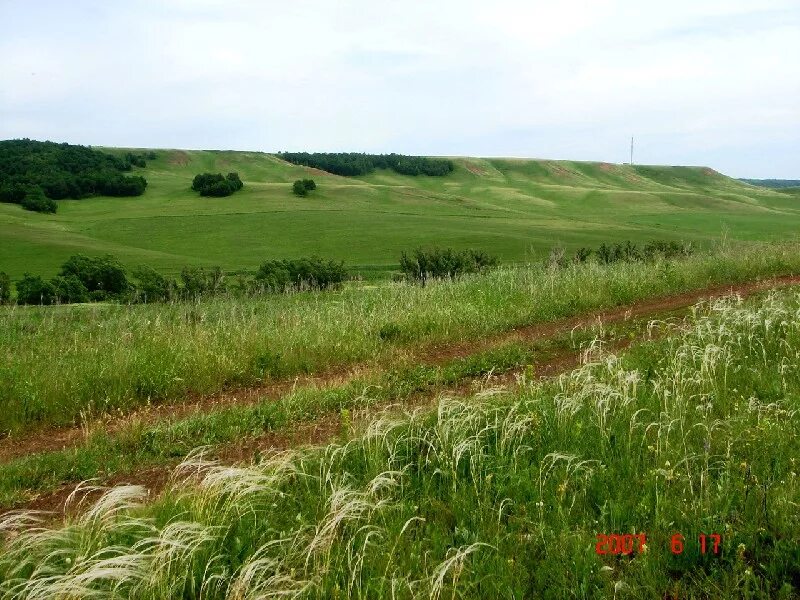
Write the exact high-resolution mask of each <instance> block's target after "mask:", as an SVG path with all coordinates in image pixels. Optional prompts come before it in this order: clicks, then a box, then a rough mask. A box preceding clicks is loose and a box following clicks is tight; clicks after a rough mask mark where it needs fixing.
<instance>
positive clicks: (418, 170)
mask: <svg viewBox="0 0 800 600" xmlns="http://www.w3.org/2000/svg"><path fill="white" fill-rule="evenodd" d="M278 156H279V157H280V158H282V159H283V160H285V161H287V162H290V163H292V164H295V165H303V166H306V167H313V168H315V169H322V170H323V171H327V172H328V173H333V174H334V175H344V176H351V175H366V174H368V173H371V172H372V171H374V170H375V169H391V170H392V171H395V172H397V173H400V174H401V175H434V176H442V175H447V174H448V173H451V172H452V171H453V168H454V166H453V161H452V160H448V159H446V158H428V157H426V156H404V155H402V154H361V153H358V152H279V153H278Z"/></svg>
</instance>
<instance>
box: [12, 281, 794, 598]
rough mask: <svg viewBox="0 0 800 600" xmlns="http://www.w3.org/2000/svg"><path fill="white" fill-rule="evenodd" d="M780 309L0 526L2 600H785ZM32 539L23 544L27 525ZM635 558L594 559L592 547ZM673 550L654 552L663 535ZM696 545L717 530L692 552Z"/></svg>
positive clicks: (787, 536)
mask: <svg viewBox="0 0 800 600" xmlns="http://www.w3.org/2000/svg"><path fill="white" fill-rule="evenodd" d="M799 365H800V295H798V294H797V292H792V291H790V292H782V293H778V294H773V295H771V296H769V297H767V298H766V299H764V298H762V299H760V300H757V301H752V302H749V303H741V302H738V301H736V300H726V301H719V302H716V303H715V304H713V305H712V306H711V307H710V309H709V310H701V311H698V312H697V313H695V315H694V317H693V318H692V319H691V320H690V322H689V323H688V325H687V324H684V325H683V326H681V327H680V328H679V329H676V330H675V331H674V334H673V335H670V336H668V337H667V338H664V339H661V340H657V341H653V342H648V343H646V344H644V345H642V346H639V347H636V348H634V349H632V350H631V351H629V352H628V353H627V354H625V355H621V356H614V355H611V354H608V353H606V352H603V351H600V350H597V351H596V352H594V353H591V354H590V356H589V359H588V360H587V362H586V364H584V365H583V366H582V367H580V368H578V369H576V370H575V371H572V372H570V373H568V374H566V375H564V376H562V377H560V378H559V379H557V380H555V381H549V382H536V381H529V382H526V383H525V382H524V383H523V384H522V385H521V387H520V388H519V389H517V390H516V391H514V392H511V393H509V392H506V393H502V392H498V393H483V394H480V395H478V396H475V397H471V398H466V399H446V398H445V399H442V400H441V401H440V402H439V403H438V406H437V407H436V408H435V410H433V411H429V410H418V411H415V412H412V413H409V414H406V415H403V416H399V417H398V416H397V415H394V414H389V415H386V416H384V417H379V418H377V419H376V420H374V421H373V422H372V423H371V424H369V425H368V426H367V427H366V429H365V430H363V431H359V432H354V436H353V438H352V439H350V440H347V441H344V442H337V443H333V444H330V445H326V446H323V447H320V448H311V449H304V450H298V451H295V452H290V453H283V454H278V455H271V456H267V457H265V458H262V459H261V460H260V461H259V462H256V463H254V464H252V465H250V466H231V465H225V464H218V463H214V462H209V461H207V460H206V459H205V458H204V457H203V455H202V454H194V455H193V456H191V457H190V458H189V459H187V460H186V461H185V462H184V463H183V464H182V465H181V466H180V467H179V468H178V469H177V470H176V472H175V483H174V484H173V486H172V488H171V489H170V490H169V491H168V492H167V493H165V494H164V495H163V496H162V497H161V498H159V499H157V500H155V501H147V499H146V493H145V490H143V489H141V488H139V487H136V486H129V487H119V488H115V489H113V490H111V491H109V492H108V494H107V495H106V496H104V497H103V498H102V499H101V500H100V501H99V502H98V503H97V504H95V505H94V506H93V507H92V508H91V509H89V510H87V511H85V512H84V513H83V514H82V515H81V516H79V517H77V518H74V519H71V520H69V522H68V523H67V524H65V525H63V526H58V527H53V528H47V527H45V528H41V529H40V528H36V527H35V519H36V515H32V514H28V513H17V514H12V515H9V516H7V517H6V518H5V519H4V521H3V522H2V526H0V530H2V531H3V532H5V541H4V546H3V552H2V553H0V582H2V583H0V586H2V592H3V593H4V594H5V595H7V596H9V597H19V598H25V597H42V596H51V597H94V596H106V597H120V598H175V597H205V598H224V597H227V598H264V597H276V596H284V595H287V596H296V597H309V598H373V597H393V598H419V597H425V598H487V597H491V598H512V597H515V598H516V597H545V598H565V597H590V598H594V597H597V598H601V597H602V598H607V597H614V598H643V597H644V598H664V597H681V598H706V597H720V598H730V597H741V598H765V597H775V598H792V597H796V595H797V590H798V580H799V579H800V571H799V570H798V565H800V560H798V552H800V549H798V545H797V540H798V539H800V521H799V520H798V513H797V509H796V508H797V505H798V502H800V482H799V481H798V478H797V469H798V464H797V460H798V456H800V437H798V436H797V435H796V433H797V430H798V426H800V422H798V417H800V410H799V409H798V406H797V397H798V396H799V395H800V366H799ZM32 526H33V527H34V528H33V529H31V527H32ZM615 532H618V533H630V534H634V535H638V534H640V533H644V534H645V535H646V538H647V543H646V546H645V547H644V548H639V549H637V550H636V551H634V552H632V553H630V554H628V555H625V556H620V555H598V554H597V553H596V551H595V550H596V548H595V544H596V541H597V537H596V536H597V534H598V533H615ZM678 532H679V533H681V534H683V536H684V537H683V540H684V546H683V549H682V552H681V553H679V554H674V553H673V552H672V551H671V540H672V537H673V536H674V535H675V533H678ZM701 533H705V534H711V533H718V534H720V535H721V539H722V541H721V546H720V552H719V553H718V554H715V553H714V552H713V551H712V550H711V548H710V546H709V548H708V550H707V551H706V553H705V554H704V553H702V552H701V549H700V544H699V542H698V536H699V534H701Z"/></svg>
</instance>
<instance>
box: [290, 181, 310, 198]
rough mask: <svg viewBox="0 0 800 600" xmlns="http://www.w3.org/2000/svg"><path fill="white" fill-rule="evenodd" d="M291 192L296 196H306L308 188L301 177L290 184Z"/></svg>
mask: <svg viewBox="0 0 800 600" xmlns="http://www.w3.org/2000/svg"><path fill="white" fill-rule="evenodd" d="M292 192H294V194H295V195H296V196H308V188H307V187H306V184H305V183H303V180H302V179H298V180H297V181H295V182H294V183H293V184H292Z"/></svg>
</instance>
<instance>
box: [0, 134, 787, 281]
mask: <svg viewBox="0 0 800 600" xmlns="http://www.w3.org/2000/svg"><path fill="white" fill-rule="evenodd" d="M110 150H111V151H117V150H113V149H110ZM120 152H121V151H120ZM158 156H159V157H158V158H157V159H156V160H153V161H149V163H148V166H147V167H146V168H144V169H137V172H141V174H143V175H145V176H146V177H147V180H148V182H149V185H148V188H147V191H146V192H145V194H144V195H143V196H141V197H137V198H91V199H85V200H65V201H61V202H60V203H59V211H58V214H56V215H41V214H32V213H30V212H27V211H23V210H22V209H21V208H20V207H19V206H16V205H5V204H4V205H0V249H2V250H1V251H0V271H6V272H8V273H9V274H10V275H11V276H12V278H13V279H17V278H19V277H20V276H21V275H22V273H23V272H25V271H29V272H32V273H38V274H42V275H45V276H49V275H53V274H55V273H56V272H57V270H58V268H59V266H60V264H61V263H62V262H64V260H65V259H66V258H67V257H69V256H70V255H71V254H74V253H77V252H83V253H89V254H105V253H111V254H115V255H117V256H119V257H120V258H121V259H122V261H123V262H124V263H125V264H126V265H128V266H135V265H138V264H149V265H151V266H154V267H156V268H158V269H160V270H162V271H165V272H177V271H178V270H179V269H180V268H181V267H183V266H184V265H205V266H216V265H219V266H222V267H223V268H224V269H226V270H228V271H236V270H241V269H253V268H255V267H256V266H257V265H258V264H259V263H260V262H262V261H264V260H267V259H272V258H293V257H299V256H306V255H310V254H313V253H316V254H319V255H321V256H324V257H326V258H335V259H341V260H344V261H345V262H346V263H347V264H348V266H350V267H352V268H354V269H355V270H356V271H359V272H361V273H362V274H363V275H365V276H366V277H368V278H370V277H374V276H380V275H381V274H383V275H385V274H386V273H387V272H388V271H391V270H392V269H394V268H396V264H397V261H398V257H399V254H400V252H401V251H402V250H407V249H409V248H412V247H414V246H416V245H430V244H433V243H437V244H439V245H443V246H453V247H455V248H466V247H479V248H482V249H485V250H487V251H489V252H491V253H494V254H496V255H498V256H500V257H501V259H503V260H504V261H505V262H524V261H526V260H529V259H530V258H531V257H536V256H541V255H542V254H545V253H546V252H547V251H548V250H549V248H550V247H552V246H554V245H557V244H560V245H564V246H565V247H567V248H576V247H578V246H597V245H599V244H600V243H602V242H609V241H612V242H613V241H618V240H627V239H630V240H633V241H650V240H653V239H676V240H686V241H691V242H695V243H696V244H700V245H703V244H707V243H709V242H710V241H714V240H719V239H720V237H721V236H727V237H728V238H730V239H731V240H742V241H754V240H777V239H780V240H787V239H793V238H794V237H795V235H796V232H797V231H798V228H799V226H800V212H799V209H798V205H797V202H796V199H795V198H794V197H792V196H791V195H789V194H782V193H779V192H777V191H772V190H767V189H763V188H757V187H754V186H749V185H747V184H744V183H742V182H739V181H736V180H733V179H730V178H727V177H724V176H722V175H720V174H718V173H716V172H714V171H712V170H710V169H702V168H689V167H644V166H642V167H638V166H637V167H630V166H624V165H610V164H600V163H580V162H569V161H534V160H510V159H466V158H458V159H455V165H456V170H455V172H453V173H452V174H450V175H448V176H446V177H424V176H421V177H410V176H402V175H398V174H396V173H393V172H389V171H386V172H376V173H373V174H371V175H368V176H364V177H352V178H345V177H339V176H334V175H329V174H325V173H321V172H315V171H312V170H309V169H307V168H304V167H297V166H294V165H290V164H288V163H286V162H284V161H281V160H280V159H278V158H277V157H275V156H273V155H269V154H261V153H255V152H223V151H170V150H160V151H158ZM203 171H213V172H219V171H221V172H223V173H225V172H228V171H237V172H239V174H240V175H241V177H242V178H243V180H244V181H245V188H244V189H243V190H242V191H241V192H238V193H237V194H236V195H234V196H232V197H229V198H218V199H212V198H201V197H199V196H198V195H197V194H196V193H194V192H192V191H191V189H190V185H191V180H192V178H193V176H194V175H195V174H197V173H199V172H203ZM309 176H311V177H313V178H314V179H315V180H316V181H317V183H318V184H319V189H318V190H317V191H316V192H315V193H314V194H313V195H312V196H309V197H308V198H303V199H298V198H296V197H295V196H293V195H292V193H291V189H290V188H291V182H292V181H294V180H295V179H297V178H301V177H309Z"/></svg>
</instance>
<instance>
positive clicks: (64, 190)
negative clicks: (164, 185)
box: [0, 139, 155, 212]
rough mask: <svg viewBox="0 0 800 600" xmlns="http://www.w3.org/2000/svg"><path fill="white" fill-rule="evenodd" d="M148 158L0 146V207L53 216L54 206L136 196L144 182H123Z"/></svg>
mask: <svg viewBox="0 0 800 600" xmlns="http://www.w3.org/2000/svg"><path fill="white" fill-rule="evenodd" d="M146 158H155V155H154V153H153V152H150V153H148V155H147V156H144V155H140V154H134V153H132V152H128V153H127V154H126V155H125V156H124V157H118V156H114V155H112V154H107V153H105V152H101V151H99V150H95V149H93V148H90V147H88V146H79V145H73V144H66V143H65V144H57V143H55V142H39V141H36V140H30V139H20V140H4V141H0V202H10V203H14V204H21V205H22V206H23V207H24V208H27V209H28V210H34V211H38V212H55V211H56V204H55V202H54V201H55V200H61V199H64V198H74V199H78V198H86V197H89V196H140V195H141V194H143V193H144V190H145V188H146V187H147V181H146V180H145V178H144V177H141V176H138V175H134V176H125V175H123V173H124V172H126V171H130V170H131V168H132V166H133V165H136V166H139V167H144V166H145V165H146V161H145V159H146Z"/></svg>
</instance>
